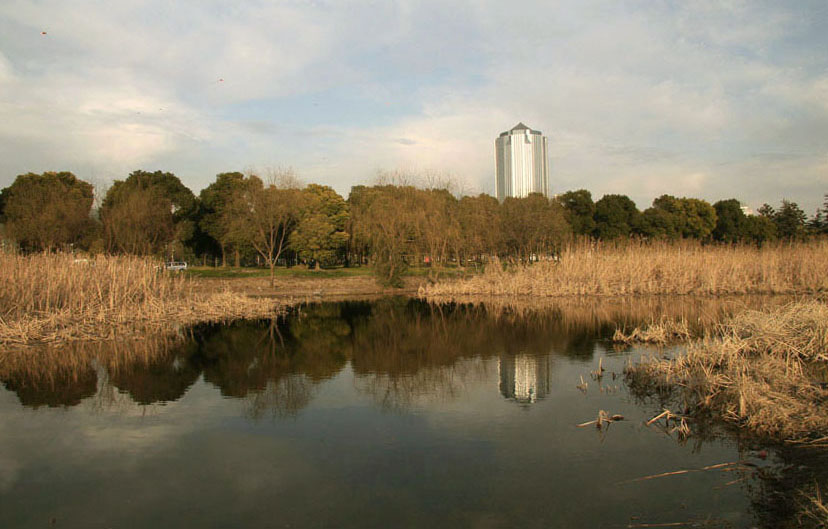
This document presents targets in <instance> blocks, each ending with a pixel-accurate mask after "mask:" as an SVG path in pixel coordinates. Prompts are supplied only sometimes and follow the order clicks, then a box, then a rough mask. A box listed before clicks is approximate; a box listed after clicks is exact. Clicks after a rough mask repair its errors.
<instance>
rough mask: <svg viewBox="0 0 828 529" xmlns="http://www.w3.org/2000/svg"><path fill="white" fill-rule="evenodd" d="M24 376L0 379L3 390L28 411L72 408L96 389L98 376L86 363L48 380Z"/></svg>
mask: <svg viewBox="0 0 828 529" xmlns="http://www.w3.org/2000/svg"><path fill="white" fill-rule="evenodd" d="M28 375H31V373H26V372H18V373H16V374H13V375H11V376H4V377H3V378H2V379H0V380H1V381H2V382H3V386H4V387H5V388H6V389H7V390H9V391H13V392H14V393H16V394H17V398H18V399H20V403H21V404H22V405H23V406H28V407H32V408H39V407H40V406H49V407H58V406H76V405H77V404H80V402H81V401H82V400H83V399H85V398H87V397H91V396H92V395H94V394H95V392H96V391H97V389H98V375H97V373H96V372H95V370H94V369H93V368H92V366H91V365H90V364H88V363H87V364H86V365H85V366H83V367H80V366H78V367H77V368H76V369H74V370H72V371H66V370H59V371H57V372H55V373H54V374H53V375H52V376H48V377H39V376H28Z"/></svg>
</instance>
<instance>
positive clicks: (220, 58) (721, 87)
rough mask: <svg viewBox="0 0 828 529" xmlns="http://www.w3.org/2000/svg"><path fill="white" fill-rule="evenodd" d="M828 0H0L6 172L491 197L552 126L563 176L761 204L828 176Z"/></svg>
mask: <svg viewBox="0 0 828 529" xmlns="http://www.w3.org/2000/svg"><path fill="white" fill-rule="evenodd" d="M826 27H828V2H825V1H824V0H818V1H809V0H797V1H796V2H762V1H750V2H747V1H746V2H741V1H736V2H728V1H710V2H708V1H704V0H698V1H696V0H694V1H693V2H679V1H677V2H666V1H658V0H655V1H641V2H632V1H623V0H612V1H606V2H604V1H589V0H573V1H552V0H539V1H530V0H527V1H523V2H519V3H514V2H506V1H503V0H500V1H496V2H487V1H475V0H470V1H449V0H440V1H431V0H422V1H408V0H405V1H402V0H401V1H393V0H364V1H361V0H360V1H357V0H355V1H348V0H339V1H327V0H313V1H311V0H307V1H300V0H295V1H272V2H263V1H256V0H252V1H245V2H237V3H231V2H218V1H211V0H199V1H195V0H193V1H191V2H186V1H172V0H146V1H134V2H128V1H117V2H112V1H87V0H71V1H69V0H42V1H33V0H29V1H22V0H3V1H2V2H0V187H5V186H7V185H9V184H10V183H11V182H12V181H13V180H14V178H15V177H16V175H18V174H21V173H26V172H29V171H32V172H38V173H39V172H43V171H50V170H55V171H57V170H69V171H72V172H74V173H75V174H76V175H77V176H78V177H79V178H82V179H85V180H87V181H91V182H93V183H95V184H97V185H101V186H105V185H106V184H107V183H108V182H111V181H113V180H115V179H124V178H126V177H127V176H128V174H129V173H130V172H131V171H133V170H136V169H145V170H150V171H153V170H159V169H160V170H163V171H171V172H173V173H175V174H176V175H177V176H178V177H179V178H181V180H182V181H183V182H184V184H185V185H187V186H188V187H190V188H191V189H192V190H193V191H194V192H196V193H198V192H199V191H200V190H201V189H202V188H204V187H205V186H207V185H209V184H210V183H211V182H212V181H214V180H215V175H216V174H217V173H220V172H226V171H237V170H242V171H243V170H253V171H256V172H259V173H263V172H265V171H267V170H269V169H273V168H292V169H293V170H294V171H295V172H296V174H297V175H298V176H299V177H300V178H301V179H302V180H304V181H305V182H314V183H320V184H325V185H330V186H332V187H333V188H334V189H336V190H337V191H338V192H339V193H341V194H343V195H345V196H347V193H348V191H349V189H350V188H351V186H353V185H358V184H370V183H373V182H375V181H376V179H377V175H378V174H379V173H380V172H383V171H401V172H403V173H407V174H415V175H439V176H440V178H451V179H453V180H454V181H455V182H456V183H457V188H458V189H460V190H462V191H464V192H466V193H479V192H486V193H489V194H493V193H494V171H495V169H494V140H495V138H496V137H497V135H498V134H499V133H500V132H502V131H505V130H508V129H510V128H511V127H513V126H514V125H515V124H517V123H518V122H523V123H525V124H527V125H528V126H529V127H531V128H533V129H538V130H541V131H542V132H543V133H544V135H546V136H547V137H548V138H549V151H550V181H551V187H552V192H553V193H562V192H565V191H567V190H572V189H580V188H585V189H588V190H590V191H591V192H592V194H593V197H594V198H595V199H598V198H600V197H601V196H603V195H604V194H607V193H621V194H626V195H628V196H630V197H631V198H632V199H633V200H635V201H636V203H637V204H638V206H639V207H640V208H642V209H643V208H645V207H647V206H649V205H650V204H651V202H652V200H653V199H654V198H656V197H657V196H659V195H661V194H664V193H669V194H672V195H676V196H692V197H698V198H703V199H706V200H709V201H711V202H713V201H716V200H719V199H723V198H738V199H740V200H741V201H743V202H745V203H746V204H748V205H750V206H751V207H753V208H754V209H756V208H758V207H759V206H760V205H761V204H762V203H764V202H768V203H771V204H774V205H777V204H778V203H779V202H780V201H781V200H782V199H783V198H786V199H789V200H793V201H796V202H797V203H798V204H799V205H800V206H801V207H803V209H804V210H805V211H806V213H808V214H809V216H810V215H812V214H813V213H814V211H815V210H816V208H817V207H819V206H820V205H821V204H822V201H823V195H824V194H825V193H828V31H826V30H825V28H826Z"/></svg>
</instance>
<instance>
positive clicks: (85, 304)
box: [0, 254, 277, 347]
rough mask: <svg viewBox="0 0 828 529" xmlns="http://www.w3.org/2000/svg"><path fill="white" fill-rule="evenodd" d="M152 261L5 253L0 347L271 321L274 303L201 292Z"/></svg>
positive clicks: (1, 257) (0, 273)
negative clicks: (235, 320) (260, 319)
mask: <svg viewBox="0 0 828 529" xmlns="http://www.w3.org/2000/svg"><path fill="white" fill-rule="evenodd" d="M157 265H158V263H157V262H155V261H153V260H152V259H149V258H141V257H134V256H98V257H96V258H90V259H76V258H75V257H74V256H72V255H67V254H35V255H28V256H20V255H12V254H0V345H4V346H7V347H14V346H29V345H34V344H44V343H61V342H67V341H74V340H100V339H106V340H110V339H115V338H122V337H124V336H128V335H132V334H139V333H141V334H142V333H146V332H162V333H163V332H170V331H174V330H175V329H176V328H178V327H180V326H182V325H189V324H192V323H196V322H199V321H214V320H223V319H233V318H240V317H266V316H268V315H272V314H273V312H274V310H275V309H276V308H277V307H276V304H275V302H274V301H272V300H268V299H263V298H252V297H249V296H246V295H243V294H236V293H231V292H227V291H225V292H211V293H205V294H202V293H197V292H196V291H195V290H194V289H193V286H192V284H191V282H190V281H189V280H188V279H186V278H184V277H182V276H180V275H176V274H171V273H168V272H166V271H164V270H161V269H159V267H158V266H157Z"/></svg>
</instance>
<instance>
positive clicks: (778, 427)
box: [626, 300, 828, 443]
mask: <svg viewBox="0 0 828 529" xmlns="http://www.w3.org/2000/svg"><path fill="white" fill-rule="evenodd" d="M827 366H828V304H826V303H825V302H823V301H819V300H810V301H799V302H795V303H790V304H788V305H785V306H783V307H778V308H774V309H765V310H748V311H744V312H742V313H739V314H737V315H735V316H733V317H731V318H730V319H728V320H726V321H725V322H723V323H721V324H720V325H718V326H717V328H716V330H715V331H714V332H712V333H710V334H708V335H707V336H705V337H704V338H700V339H697V340H693V341H691V342H690V343H689V345H688V346H687V349H686V351H684V352H683V353H681V354H679V355H678V356H676V357H675V358H673V359H663V358H657V357H654V358H647V359H644V360H643V361H642V362H641V363H639V364H637V365H632V366H630V367H628V369H627V370H626V375H627V381H628V383H629V384H630V387H631V388H632V390H633V391H634V392H637V393H639V394H645V395H646V394H654V393H658V394H662V395H665V394H672V399H673V400H675V401H677V402H676V404H678V405H679V406H680V407H682V408H684V409H685V410H687V412H688V413H690V414H711V415H712V416H713V417H718V418H721V419H723V420H725V421H727V422H731V423H735V424H738V425H740V426H742V427H744V428H746V429H747V430H749V431H751V432H753V433H755V434H758V435H761V436H763V437H768V438H772V439H776V440H789V441H791V440H793V441H808V442H820V443H828V408H826V406H825V403H826V399H828V390H826V389H825V388H826V382H828V378H826V375H828V370H826V367H827Z"/></svg>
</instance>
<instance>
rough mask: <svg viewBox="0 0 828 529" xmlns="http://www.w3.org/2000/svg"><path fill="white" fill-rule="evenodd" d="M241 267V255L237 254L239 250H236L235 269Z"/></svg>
mask: <svg viewBox="0 0 828 529" xmlns="http://www.w3.org/2000/svg"><path fill="white" fill-rule="evenodd" d="M240 266H241V255H240V254H239V249H238V248H236V268H238V267H240Z"/></svg>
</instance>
